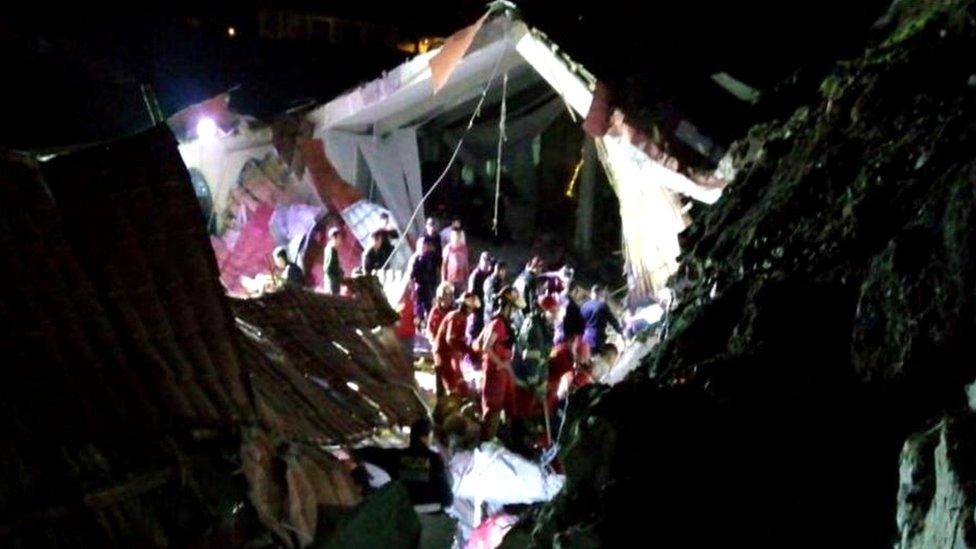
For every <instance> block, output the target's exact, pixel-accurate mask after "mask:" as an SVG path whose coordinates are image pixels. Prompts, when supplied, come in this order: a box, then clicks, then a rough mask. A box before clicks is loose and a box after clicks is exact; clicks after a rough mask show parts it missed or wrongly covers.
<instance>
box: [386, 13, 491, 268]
mask: <svg viewBox="0 0 976 549" xmlns="http://www.w3.org/2000/svg"><path fill="white" fill-rule="evenodd" d="M505 35H506V36H505V49H504V50H503V51H502V54H501V55H499V56H498V61H495V66H494V67H493V68H492V69H491V76H489V77H488V82H486V83H485V87H484V88H483V89H482V90H481V98H480V99H479V100H478V105H477V106H475V108H474V112H473V113H472V114H471V118H470V119H469V120H468V125H467V127H466V128H465V129H464V133H462V134H461V137H460V138H458V143H457V145H456V146H455V147H454V152H453V153H451V158H450V160H448V161H447V166H445V167H444V171H442V172H441V175H440V176H439V177H438V178H437V179H436V180H435V181H434V184H433V185H431V186H430V189H428V190H427V192H426V193H424V196H423V197H421V199H420V202H419V203H418V204H417V207H416V208H414V210H413V214H412V215H411V216H410V219H409V220H408V221H407V224H406V225H405V226H404V233H406V231H408V230H409V229H410V226H411V225H413V222H414V220H416V219H417V214H418V213H420V209H421V208H423V207H424V203H425V202H427V199H428V198H429V197H430V195H431V194H433V192H434V190H435V189H437V187H438V186H439V185H440V184H441V181H443V180H444V178H445V177H446V176H447V172H448V171H449V170H450V169H451V166H453V165H454V161H455V160H456V159H457V156H458V153H459V152H461V145H463V144H464V137H465V136H466V135H467V134H468V132H469V131H471V128H472V127H474V121H475V120H477V119H478V116H480V115H481V107H482V106H483V105H484V103H485V98H487V97H488V90H490V89H491V85H492V83H494V82H495V76H497V75H498V67H500V66H501V64H502V61H503V60H504V59H505V58H506V57H508V45H509V44H508V31H507V30H506V31H505ZM406 240H407V239H406V238H400V239H398V240H397V243H396V246H394V247H393V251H392V252H390V257H388V258H386V262H385V263H383V267H382V268H381V269H380V270H386V268H387V267H388V266H389V264H390V261H392V260H393V257H394V256H395V255H396V253H397V252H398V251H399V250H400V247H401V246H403V243H404V242H405V241H406Z"/></svg>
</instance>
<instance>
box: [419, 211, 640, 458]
mask: <svg viewBox="0 0 976 549" xmlns="http://www.w3.org/2000/svg"><path fill="white" fill-rule="evenodd" d="M445 232H446V234H447V235H449V236H448V237H447V238H444V236H443V235H444V234H445ZM468 255H469V252H468V248H467V244H466V243H465V237H464V231H463V229H462V227H461V226H460V224H459V223H457V222H455V223H454V224H452V225H451V226H450V227H449V228H448V230H447V231H441V232H439V231H438V226H437V223H436V221H435V220H433V219H428V220H427V223H426V226H425V231H424V235H423V236H422V237H421V239H419V241H418V244H417V251H416V253H415V254H414V256H413V257H412V259H411V261H410V267H409V273H410V281H411V285H410V289H409V290H412V300H413V301H412V302H413V310H412V314H413V319H414V322H415V323H416V325H417V326H418V328H421V329H422V330H423V334H424V335H425V336H426V338H427V339H428V341H429V342H430V347H431V354H432V358H433V362H434V372H435V377H436V393H437V398H438V401H439V402H440V401H442V400H445V399H453V400H454V401H461V402H469V403H472V404H474V405H475V406H476V407H477V409H478V410H479V411H480V419H481V438H482V439H491V438H494V437H495V436H496V435H497V434H498V433H499V430H500V428H501V427H503V426H507V427H513V426H514V424H516V423H517V424H518V428H519V432H530V433H531V432H536V433H539V435H540V436H539V442H540V445H548V444H550V443H551V442H552V438H553V437H554V435H555V433H556V431H557V430H558V426H559V422H560V416H561V410H562V408H563V404H564V402H565V400H566V397H567V395H568V394H569V392H570V391H571V390H573V389H574V388H579V387H582V386H585V385H587V384H589V383H592V382H593V381H594V380H596V379H599V377H600V376H601V375H602V374H603V373H604V372H605V371H606V369H607V368H609V367H610V366H612V365H613V363H614V362H615V360H616V357H617V348H616V346H614V345H613V344H610V343H608V342H607V330H608V329H613V330H614V331H616V332H617V333H618V334H623V328H622V326H621V324H620V322H619V321H618V320H617V319H616V317H615V316H614V314H613V313H612V311H611V309H610V307H609V306H608V305H607V302H606V291H605V289H604V288H603V287H601V286H599V285H597V286H594V287H592V288H591V290H590V294H589V299H588V300H585V302H584V303H582V304H581V303H578V302H577V299H576V297H575V295H574V288H575V280H574V272H573V269H572V268H571V267H569V266H567V265H563V266H562V267H561V268H559V269H558V270H554V271H546V270H545V265H544V263H543V261H542V259H541V258H539V257H533V258H531V259H530V260H529V261H528V262H526V264H525V265H524V268H522V270H521V271H520V272H518V274H517V275H516V276H514V278H513V276H512V273H511V272H510V269H509V266H508V265H507V264H506V262H505V261H502V260H499V259H496V258H495V257H493V255H492V254H491V252H488V251H486V252H483V253H481V254H480V256H479V257H478V260H477V262H476V263H475V265H473V266H469V264H468ZM466 365H467V366H468V367H469V368H471V369H473V370H476V371H479V372H480V375H479V376H476V378H477V379H479V380H480V383H477V384H469V383H468V382H467V381H466V379H465V376H464V369H465V367H466Z"/></svg>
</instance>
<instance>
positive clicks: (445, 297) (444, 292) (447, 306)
mask: <svg viewBox="0 0 976 549" xmlns="http://www.w3.org/2000/svg"><path fill="white" fill-rule="evenodd" d="M453 306H454V286H453V285H452V284H451V283H450V282H447V281H444V282H441V285H440V286H438V287H437V295H436V296H435V297H434V308H433V309H431V310H430V317H429V318H428V319H427V331H426V333H425V334H424V335H425V336H427V341H429V342H430V344H431V346H433V345H434V340H435V339H436V338H437V329H438V328H439V327H440V325H441V321H443V320H444V317H445V316H447V313H449V312H451V309H452V308H453Z"/></svg>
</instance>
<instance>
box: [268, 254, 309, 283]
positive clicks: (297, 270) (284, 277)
mask: <svg viewBox="0 0 976 549" xmlns="http://www.w3.org/2000/svg"><path fill="white" fill-rule="evenodd" d="M273 258H274V263H275V267H277V269H278V287H279V288H291V289H300V288H304V287H305V273H303V272H302V268H301V267H299V266H298V265H296V264H295V263H293V262H291V261H288V250H286V249H285V247H284V246H278V247H277V248H275V251H274V254H273Z"/></svg>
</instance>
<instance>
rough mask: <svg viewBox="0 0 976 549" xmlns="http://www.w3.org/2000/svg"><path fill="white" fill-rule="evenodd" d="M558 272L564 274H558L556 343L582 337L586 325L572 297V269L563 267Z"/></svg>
mask: <svg viewBox="0 0 976 549" xmlns="http://www.w3.org/2000/svg"><path fill="white" fill-rule="evenodd" d="M560 272H561V273H565V274H562V275H560V276H559V281H560V285H561V293H560V294H559V320H558V321H557V322H556V338H555V339H554V340H553V342H554V343H556V344H557V345H558V344H559V343H562V342H564V341H572V340H574V339H580V338H582V337H583V331H584V329H585V327H586V323H585V322H584V321H583V313H581V312H580V308H579V304H577V303H576V300H574V299H573V278H572V273H573V270H572V269H571V268H569V267H563V269H561V270H560Z"/></svg>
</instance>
